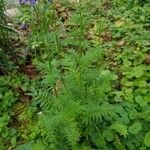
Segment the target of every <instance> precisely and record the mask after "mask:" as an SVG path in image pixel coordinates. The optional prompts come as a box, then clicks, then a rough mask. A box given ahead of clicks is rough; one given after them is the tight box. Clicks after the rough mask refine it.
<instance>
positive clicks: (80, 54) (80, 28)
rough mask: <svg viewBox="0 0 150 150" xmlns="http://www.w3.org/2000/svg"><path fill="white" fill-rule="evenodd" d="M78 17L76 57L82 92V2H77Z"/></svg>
mask: <svg viewBox="0 0 150 150" xmlns="http://www.w3.org/2000/svg"><path fill="white" fill-rule="evenodd" d="M79 16H80V18H79V19H80V27H79V51H78V55H79V60H78V61H79V78H80V81H79V82H80V90H81V91H82V85H83V81H82V66H81V58H82V55H83V50H84V49H83V46H82V42H83V38H84V25H83V12H82V2H81V0H79Z"/></svg>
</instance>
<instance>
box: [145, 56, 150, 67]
mask: <svg viewBox="0 0 150 150" xmlns="http://www.w3.org/2000/svg"><path fill="white" fill-rule="evenodd" d="M145 63H146V64H148V65H149V64H150V54H148V55H147V57H146V59H145Z"/></svg>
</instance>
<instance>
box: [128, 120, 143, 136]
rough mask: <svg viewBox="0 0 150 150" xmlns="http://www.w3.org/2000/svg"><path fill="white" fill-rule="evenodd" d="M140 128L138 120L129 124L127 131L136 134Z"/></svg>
mask: <svg viewBox="0 0 150 150" xmlns="http://www.w3.org/2000/svg"><path fill="white" fill-rule="evenodd" d="M141 129H142V124H141V123H140V122H135V123H133V124H132V125H131V126H129V132H130V133H132V134H137V133H138V132H139V131H141Z"/></svg>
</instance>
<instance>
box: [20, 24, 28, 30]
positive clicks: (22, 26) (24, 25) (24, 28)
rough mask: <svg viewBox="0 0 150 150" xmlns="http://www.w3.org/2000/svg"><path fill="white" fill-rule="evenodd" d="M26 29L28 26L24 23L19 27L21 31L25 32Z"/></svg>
mask: <svg viewBox="0 0 150 150" xmlns="http://www.w3.org/2000/svg"><path fill="white" fill-rule="evenodd" d="M27 28H28V26H27V24H25V23H22V24H21V26H20V29H21V30H26V29H27Z"/></svg>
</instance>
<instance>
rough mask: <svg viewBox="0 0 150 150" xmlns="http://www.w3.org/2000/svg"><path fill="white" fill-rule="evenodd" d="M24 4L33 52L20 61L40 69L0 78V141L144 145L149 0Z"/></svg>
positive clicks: (19, 147)
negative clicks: (35, 73) (32, 76)
mask: <svg viewBox="0 0 150 150" xmlns="http://www.w3.org/2000/svg"><path fill="white" fill-rule="evenodd" d="M143 2H144V1H143ZM91 8H92V9H91ZM22 9H23V11H24V12H25V14H24V16H23V17H22V20H21V21H24V22H26V23H27V24H28V26H29V30H31V35H30V37H29V39H28V41H29V43H28V47H29V48H30V49H31V55H32V62H31V64H30V65H28V64H24V66H25V67H28V68H29V72H30V73H33V72H34V71H35V70H32V69H31V68H32V67H33V64H34V65H35V66H36V69H37V70H38V71H37V70H36V71H37V72H38V73H37V75H36V77H35V78H32V79H30V78H28V77H27V75H28V74H27V73H26V75H24V74H23V73H22V74H21V73H20V72H19V73H18V72H17V73H18V74H19V75H18V76H16V75H15V74H16V72H15V71H14V72H13V73H12V74H11V75H9V74H8V76H3V77H2V78H1V80H0V81H1V82H2V81H3V80H5V82H4V83H1V84H2V87H1V88H0V91H1V93H2V94H0V99H3V100H2V101H0V104H1V108H0V114H2V115H1V116H0V134H1V137H0V143H2V144H1V145H0V148H1V149H8V148H9V149H11V148H13V149H16V150H26V149H31V150H32V149H33V150H35V149H39V150H44V149H52V150H57V149H60V150H68V149H73V150H78V149H79V150H80V149H81V150H82V149H83V150H92V149H93V150H94V149H102V150H108V149H109V150H115V149H116V150H125V149H129V150H136V149H140V150H146V149H148V148H149V146H150V141H149V139H150V132H149V128H150V125H149V121H150V107H149V103H150V101H149V97H150V91H149V89H150V83H149V78H150V75H149V71H150V67H149V64H150V63H149V62H148V63H146V61H147V60H146V59H149V58H147V57H148V56H149V23H150V20H149V15H150V12H149V9H150V6H149V2H146V1H145V3H143V4H142V2H141V1H138V0H137V1H129V2H126V1H124V0H119V1H118V0H113V1H105V0H102V1H101V2H99V1H98V0H95V1H92V0H83V1H79V2H75V3H69V2H67V1H63V2H62V3H61V5H60V4H59V3H58V2H53V3H48V2H47V1H40V2H39V3H37V4H36V5H35V6H34V7H32V8H30V7H28V6H23V8H22ZM64 14H65V15H64ZM66 16H67V17H66ZM6 58H7V57H6ZM6 60H7V59H6ZM28 68H27V69H28ZM18 71H19V69H18ZM6 78H7V80H6ZM18 88H19V89H20V88H21V89H22V90H21V91H18ZM29 97H31V98H29ZM14 119H16V120H17V121H16V122H17V125H15V126H12V127H11V125H12V124H13V120H14ZM7 143H8V145H7Z"/></svg>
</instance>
